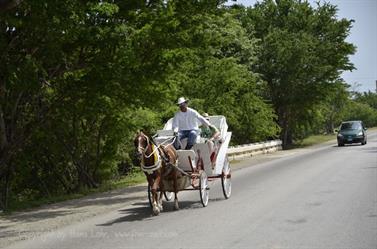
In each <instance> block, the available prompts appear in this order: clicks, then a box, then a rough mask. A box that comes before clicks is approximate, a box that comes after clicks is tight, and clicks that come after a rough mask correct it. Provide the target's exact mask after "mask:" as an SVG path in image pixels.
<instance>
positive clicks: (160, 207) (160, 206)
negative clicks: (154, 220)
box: [158, 203, 164, 212]
mask: <svg viewBox="0 0 377 249" xmlns="http://www.w3.org/2000/svg"><path fill="white" fill-rule="evenodd" d="M158 209H160V212H161V211H163V210H164V207H163V206H162V203H160V204H159V205H158Z"/></svg>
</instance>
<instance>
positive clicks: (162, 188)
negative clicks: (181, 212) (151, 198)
mask: <svg viewBox="0 0 377 249" xmlns="http://www.w3.org/2000/svg"><path fill="white" fill-rule="evenodd" d="M163 190H164V184H163V182H162V179H161V180H160V197H159V198H158V208H159V209H160V211H163V209H164V207H163V206H162V196H163V195H164V191H163Z"/></svg>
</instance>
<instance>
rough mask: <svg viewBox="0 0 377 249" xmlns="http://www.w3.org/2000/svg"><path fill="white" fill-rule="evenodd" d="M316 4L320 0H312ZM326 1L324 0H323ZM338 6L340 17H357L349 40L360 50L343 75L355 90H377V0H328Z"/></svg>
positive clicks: (247, 0) (248, 0) (246, 0)
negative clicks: (353, 67) (353, 68)
mask: <svg viewBox="0 0 377 249" xmlns="http://www.w3.org/2000/svg"><path fill="white" fill-rule="evenodd" d="M256 2H257V0H237V1H236V3H239V4H243V5H244V6H253V5H254V4H255V3H256ZM309 2H310V3H311V4H313V6H315V5H314V3H315V2H317V1H316V0H309ZM320 2H321V3H324V0H320ZM326 2H329V3H331V4H333V5H336V6H337V7H338V18H339V19H341V18H346V19H348V20H349V19H353V20H354V23H353V27H352V28H351V33H350V35H349V37H348V38H347V42H350V43H352V44H354V45H355V46H356V47H357V51H356V53H355V54H354V55H351V56H350V60H351V62H352V63H353V64H354V66H355V67H356V69H355V70H353V71H352V72H344V73H343V74H342V78H343V79H344V80H345V81H346V82H347V83H348V84H350V85H351V90H354V91H359V92H367V91H372V92H377V89H376V88H377V86H376V84H377V83H376V81H377V0H327V1H326ZM229 3H234V1H229Z"/></svg>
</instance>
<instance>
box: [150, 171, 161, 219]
mask: <svg viewBox="0 0 377 249" xmlns="http://www.w3.org/2000/svg"><path fill="white" fill-rule="evenodd" d="M159 184H160V176H157V177H156V179H155V180H154V182H153V186H152V196H153V202H152V210H153V214H154V215H159V214H160V211H161V210H160V208H159V206H158V201H159V200H158V194H157V188H158V186H159Z"/></svg>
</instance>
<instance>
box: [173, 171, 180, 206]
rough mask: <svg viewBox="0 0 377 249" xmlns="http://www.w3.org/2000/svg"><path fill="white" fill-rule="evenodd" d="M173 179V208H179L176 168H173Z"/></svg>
mask: <svg viewBox="0 0 377 249" xmlns="http://www.w3.org/2000/svg"><path fill="white" fill-rule="evenodd" d="M173 181H174V209H175V210H179V203H178V194H177V193H178V184H177V170H173Z"/></svg>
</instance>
